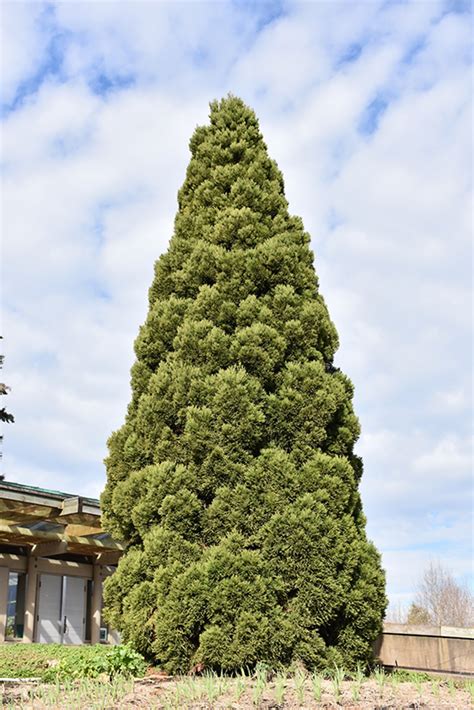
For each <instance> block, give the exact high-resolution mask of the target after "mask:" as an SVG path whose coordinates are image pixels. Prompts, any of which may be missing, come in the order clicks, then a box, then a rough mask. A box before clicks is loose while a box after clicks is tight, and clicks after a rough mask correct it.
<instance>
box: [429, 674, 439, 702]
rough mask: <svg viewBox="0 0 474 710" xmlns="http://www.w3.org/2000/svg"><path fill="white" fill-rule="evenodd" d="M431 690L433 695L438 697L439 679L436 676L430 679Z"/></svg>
mask: <svg viewBox="0 0 474 710" xmlns="http://www.w3.org/2000/svg"><path fill="white" fill-rule="evenodd" d="M431 692H432V693H433V695H434V696H435V697H437V698H439V680H438V679H437V678H433V680H432V681H431Z"/></svg>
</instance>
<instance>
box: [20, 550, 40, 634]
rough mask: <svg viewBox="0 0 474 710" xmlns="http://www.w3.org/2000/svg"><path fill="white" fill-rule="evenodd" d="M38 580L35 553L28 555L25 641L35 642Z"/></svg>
mask: <svg viewBox="0 0 474 710" xmlns="http://www.w3.org/2000/svg"><path fill="white" fill-rule="evenodd" d="M37 580H38V558H37V557H35V556H34V555H29V557H28V568H27V577H26V595H25V628H24V632H23V642H24V643H33V640H34V638H33V636H34V631H35V616H36V583H37Z"/></svg>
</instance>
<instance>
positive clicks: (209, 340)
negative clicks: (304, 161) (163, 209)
mask: <svg viewBox="0 0 474 710" xmlns="http://www.w3.org/2000/svg"><path fill="white" fill-rule="evenodd" d="M190 148H191V161H190V163H189V167H188V170H187V175H186V179H185V182H184V185H183V187H182V188H181V190H180V191H179V195H178V203H179V210H178V213H177V216H176V221H175V232H174V235H173V237H172V239H171V242H170V245H169V249H168V251H167V252H166V253H165V254H163V255H162V256H161V257H160V258H159V259H158V261H157V262H156V268H155V278H154V281H153V283H152V286H151V288H150V291H149V313H148V317H147V320H146V322H145V324H144V325H143V326H142V328H141V329H140V332H139V335H138V338H137V340H136V342H135V352H136V356H137V360H136V362H135V364H134V365H133V368H132V399H131V402H130V405H129V408H128V413H127V416H126V419H125V423H124V425H123V426H122V428H121V429H119V430H118V431H116V432H115V433H114V434H112V436H111V437H110V440H109V456H108V459H107V461H106V464H107V478H108V480H107V485H106V488H105V491H104V493H103V496H102V507H103V511H104V522H105V524H106V526H107V529H108V530H109V531H110V532H111V533H112V534H113V535H115V536H116V537H117V538H119V539H122V540H124V541H126V542H127V544H128V547H127V552H126V554H125V555H124V556H123V558H122V559H121V561H120V564H119V566H118V570H117V572H116V574H114V575H113V576H112V577H111V578H110V579H108V580H107V583H106V585H105V602H106V613H107V616H108V619H109V621H110V622H111V624H113V625H114V626H115V627H117V628H118V629H119V630H120V631H121V632H122V635H123V639H124V640H125V641H127V642H131V643H132V644H133V645H134V647H135V648H136V649H137V650H138V651H140V652H142V653H143V654H145V655H146V656H147V657H148V658H152V659H154V660H155V661H156V662H158V663H160V664H161V665H162V666H163V667H165V668H166V669H168V670H169V671H172V672H178V671H179V672H184V671H188V670H189V669H190V668H192V667H194V666H198V665H199V664H203V667H205V668H206V669H215V670H225V671H230V670H235V669H239V668H241V667H243V666H249V667H254V666H255V664H256V663H257V662H259V661H260V662H264V663H266V664H269V665H270V666H271V667H282V666H288V665H290V664H291V663H293V662H297V661H298V662H302V663H304V664H305V666H306V667H307V668H310V669H314V668H322V667H325V666H334V664H344V665H345V667H351V666H355V665H356V663H357V661H360V662H366V661H367V660H369V659H370V657H371V644H372V641H373V639H374V638H375V636H376V635H377V634H378V633H379V631H380V630H381V622H382V617H383V614H384V609H385V604H386V600H385V593H384V575H383V572H382V570H381V567H380V558H379V555H378V553H377V551H376V550H375V549H374V547H373V545H372V544H371V543H370V542H368V541H367V538H366V534H365V518H364V515H363V512H362V507H361V501H360V496H359V491H358V484H359V480H360V477H361V473H362V463H361V460H360V459H359V458H358V457H357V456H356V455H355V454H354V451H353V448H354V444H355V442H356V440H357V438H358V435H359V424H358V420H357V418H356V416H355V414H354V412H353V408H352V397H353V387H352V384H351V382H350V380H349V379H348V378H347V377H346V376H345V375H344V374H343V373H342V372H340V371H339V370H338V369H337V368H336V367H334V365H333V358H334V353H335V351H336V348H337V346H338V338H337V333H336V330H335V328H334V325H333V324H332V322H331V320H330V318H329V315H328V312H327V309H326V305H325V303H324V300H323V298H322V296H321V295H320V293H319V290H318V280H317V277H316V274H315V271H314V266H313V254H312V252H311V250H310V248H309V242H310V237H309V235H308V234H307V233H306V232H305V231H304V228H303V224H302V222H301V220H300V219H299V218H298V217H293V216H290V214H289V213H288V203H287V201H286V199H285V194H284V187H283V178H282V175H281V173H280V171H279V169H278V167H277V165H276V163H275V162H274V161H273V160H271V159H270V158H269V156H268V154H267V148H266V145H265V143H264V141H263V138H262V136H261V134H260V131H259V127H258V121H257V118H256V116H255V114H254V113H253V111H252V110H251V109H249V108H248V107H247V106H246V105H245V104H244V103H243V102H242V101H241V100H240V99H238V98H235V97H233V96H229V97H227V98H225V99H223V100H222V101H221V102H220V103H217V102H214V103H212V104H211V113H210V125H208V126H201V127H199V128H197V129H196V131H195V133H194V135H193V137H192V138H191V141H190Z"/></svg>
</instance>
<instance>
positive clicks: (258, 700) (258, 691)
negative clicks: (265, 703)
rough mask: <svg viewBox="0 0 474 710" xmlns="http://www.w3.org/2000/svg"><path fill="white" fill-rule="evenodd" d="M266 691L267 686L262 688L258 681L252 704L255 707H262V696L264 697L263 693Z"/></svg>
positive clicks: (254, 689)
mask: <svg viewBox="0 0 474 710" xmlns="http://www.w3.org/2000/svg"><path fill="white" fill-rule="evenodd" d="M264 689H265V686H262V685H261V683H259V682H258V681H257V682H256V683H255V685H254V687H253V691H252V702H253V704H254V705H255V707H257V708H258V707H260V703H261V702H262V696H263V691H264Z"/></svg>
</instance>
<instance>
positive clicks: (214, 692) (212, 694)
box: [204, 673, 221, 705]
mask: <svg viewBox="0 0 474 710" xmlns="http://www.w3.org/2000/svg"><path fill="white" fill-rule="evenodd" d="M204 688H205V691H206V695H207V699H208V700H209V702H210V703H211V705H212V703H213V702H214V701H215V700H217V698H218V697H219V695H220V694H221V693H220V684H219V682H218V677H217V675H216V674H215V673H206V675H205V676H204Z"/></svg>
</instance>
